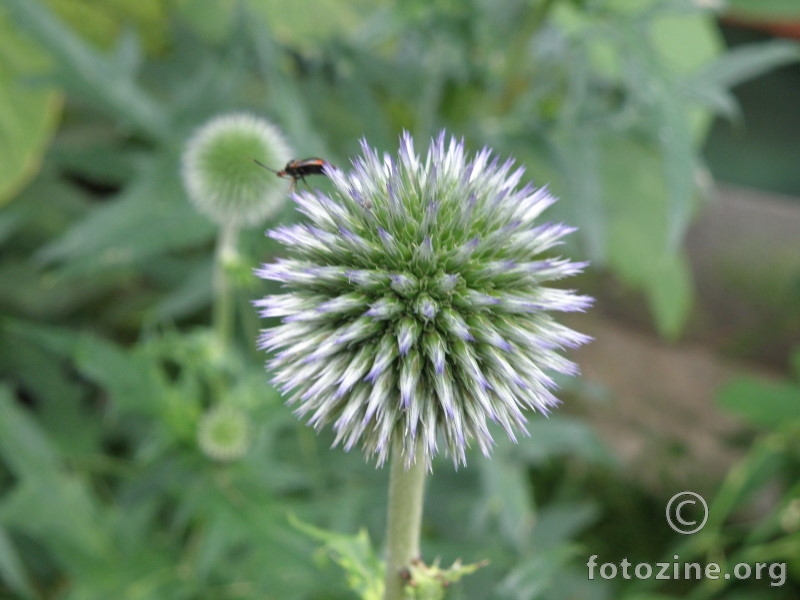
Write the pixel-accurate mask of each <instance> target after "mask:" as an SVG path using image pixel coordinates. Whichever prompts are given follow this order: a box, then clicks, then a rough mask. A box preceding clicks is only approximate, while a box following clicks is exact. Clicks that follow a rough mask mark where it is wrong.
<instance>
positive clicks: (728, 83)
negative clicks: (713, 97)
mask: <svg viewBox="0 0 800 600" xmlns="http://www.w3.org/2000/svg"><path fill="white" fill-rule="evenodd" d="M798 60H800V44H798V43H797V42H790V41H787V40H773V41H770V42H762V43H758V44H749V45H747V46H738V47H736V48H732V49H731V50H729V51H728V52H726V53H725V54H723V55H721V56H720V57H718V58H717V59H716V60H714V61H712V62H710V63H708V64H706V65H705V66H704V67H703V68H702V69H700V70H699V71H698V72H697V74H696V75H695V76H694V77H692V79H691V80H690V81H689V82H688V85H689V87H691V86H693V85H694V84H695V83H696V84H698V85H702V86H705V87H708V86H716V87H718V88H731V87H734V86H737V85H739V84H741V83H744V82H745V81H748V80H750V79H753V78H755V77H758V76H759V75H763V74H764V73H766V72H768V71H771V70H772V69H775V68H776V67H781V66H784V65H787V64H791V63H794V62H797V61H798Z"/></svg>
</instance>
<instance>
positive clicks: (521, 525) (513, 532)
mask: <svg viewBox="0 0 800 600" xmlns="http://www.w3.org/2000/svg"><path fill="white" fill-rule="evenodd" d="M505 448H506V450H507V451H510V450H512V448H511V447H510V446H509V445H506V446H505ZM480 468H481V471H480V473H481V479H482V481H483V486H482V487H483V490H484V492H483V493H484V494H485V496H486V506H487V508H488V509H489V510H491V511H492V513H493V514H494V515H495V517H496V518H497V520H498V521H499V523H500V529H501V530H502V533H503V537H504V539H505V540H507V541H508V542H510V543H511V544H513V545H514V546H515V547H516V548H517V549H522V548H525V547H526V546H528V545H529V544H530V542H531V537H530V532H531V529H532V528H533V524H534V519H535V511H534V500H533V496H532V494H531V487H530V480H529V478H528V472H527V469H526V468H525V465H524V464H520V462H519V461H514V460H512V459H511V458H510V457H508V456H503V455H502V454H501V451H500V449H499V448H498V449H496V450H495V453H494V456H493V457H492V460H491V461H488V460H486V461H481V462H480Z"/></svg>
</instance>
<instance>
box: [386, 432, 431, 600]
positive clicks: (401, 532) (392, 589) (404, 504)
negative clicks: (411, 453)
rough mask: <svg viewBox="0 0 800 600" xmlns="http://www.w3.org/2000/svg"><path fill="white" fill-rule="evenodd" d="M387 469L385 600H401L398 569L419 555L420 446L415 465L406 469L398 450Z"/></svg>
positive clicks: (422, 474) (422, 472)
mask: <svg viewBox="0 0 800 600" xmlns="http://www.w3.org/2000/svg"><path fill="white" fill-rule="evenodd" d="M390 460H391V466H390V472H389V509H388V515H387V520H386V521H387V522H386V546H387V549H386V574H385V576H384V584H385V585H384V590H385V591H384V596H383V598H384V600H404V599H405V595H404V592H403V586H404V584H405V581H404V580H403V578H402V576H401V571H402V570H403V569H404V568H408V566H409V565H410V564H411V562H412V561H413V560H415V559H418V558H420V551H419V539H420V531H421V529H422V498H423V492H424V489H425V470H426V468H425V460H424V459H423V453H422V451H421V449H420V448H418V449H417V453H416V456H415V457H414V464H412V465H411V467H410V468H409V469H406V468H405V461H404V459H403V456H402V454H401V453H400V452H396V451H395V452H392V456H391V459H390Z"/></svg>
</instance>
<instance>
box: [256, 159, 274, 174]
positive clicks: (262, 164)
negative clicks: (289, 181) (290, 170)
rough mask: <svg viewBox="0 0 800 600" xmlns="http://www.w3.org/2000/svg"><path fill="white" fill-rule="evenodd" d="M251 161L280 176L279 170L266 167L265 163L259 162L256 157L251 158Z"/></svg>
mask: <svg viewBox="0 0 800 600" xmlns="http://www.w3.org/2000/svg"><path fill="white" fill-rule="evenodd" d="M253 162H254V163H256V164H257V165H258V166H259V167H264V168H265V169H266V170H267V171H272V172H273V173H275V175H278V176H280V172H279V171H276V170H275V169H272V168H270V167H268V166H267V165H265V164H264V163H262V162H261V161H260V160H258V159H257V158H254V159H253Z"/></svg>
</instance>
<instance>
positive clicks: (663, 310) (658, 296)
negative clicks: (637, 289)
mask: <svg viewBox="0 0 800 600" xmlns="http://www.w3.org/2000/svg"><path fill="white" fill-rule="evenodd" d="M646 293H647V299H648V300H649V302H650V307H651V308H652V310H653V313H654V314H655V315H656V316H657V320H656V324H657V326H658V330H659V333H660V334H661V335H663V336H664V337H666V338H668V339H675V338H677V337H678V335H679V334H680V332H681V329H682V328H683V325H684V323H686V320H687V319H688V318H689V314H690V312H691V308H692V297H693V295H694V294H693V287H692V275H691V272H690V270H689V264H688V261H687V259H686V258H685V256H684V255H683V253H682V252H681V253H679V254H676V255H668V254H664V255H662V256H661V258H660V260H659V261H658V262H657V263H656V264H655V265H653V273H652V278H651V279H650V285H649V286H648V287H647V288H646Z"/></svg>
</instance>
